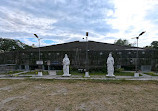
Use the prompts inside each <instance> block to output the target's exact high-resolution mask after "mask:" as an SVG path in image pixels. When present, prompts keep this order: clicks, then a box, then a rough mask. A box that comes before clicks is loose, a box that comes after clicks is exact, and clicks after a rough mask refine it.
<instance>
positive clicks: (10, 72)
mask: <svg viewBox="0 0 158 111" xmlns="http://www.w3.org/2000/svg"><path fill="white" fill-rule="evenodd" d="M19 72H22V71H9V72H8V73H7V74H15V73H19Z"/></svg>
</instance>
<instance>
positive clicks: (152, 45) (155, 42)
mask: <svg viewBox="0 0 158 111" xmlns="http://www.w3.org/2000/svg"><path fill="white" fill-rule="evenodd" d="M151 47H152V48H155V49H158V41H153V42H152V43H151Z"/></svg>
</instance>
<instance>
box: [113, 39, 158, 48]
mask: <svg viewBox="0 0 158 111" xmlns="http://www.w3.org/2000/svg"><path fill="white" fill-rule="evenodd" d="M114 44H117V45H124V46H134V44H131V43H129V41H128V40H126V39H124V40H122V39H118V40H116V41H115V42H114ZM144 48H154V49H158V41H153V42H152V43H151V44H150V46H145V47H144Z"/></svg>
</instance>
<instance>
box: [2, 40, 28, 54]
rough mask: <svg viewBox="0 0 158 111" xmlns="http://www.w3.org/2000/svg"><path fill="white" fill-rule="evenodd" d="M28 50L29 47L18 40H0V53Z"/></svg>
mask: <svg viewBox="0 0 158 111" xmlns="http://www.w3.org/2000/svg"><path fill="white" fill-rule="evenodd" d="M28 48H31V46H29V45H26V44H24V43H22V42H21V41H19V40H14V39H6V38H0V51H1V52H6V51H13V50H22V49H28Z"/></svg>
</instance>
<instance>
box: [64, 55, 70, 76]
mask: <svg viewBox="0 0 158 111" xmlns="http://www.w3.org/2000/svg"><path fill="white" fill-rule="evenodd" d="M69 65H70V60H69V58H68V56H67V54H65V57H64V59H63V73H64V74H63V76H71V74H69Z"/></svg>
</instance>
